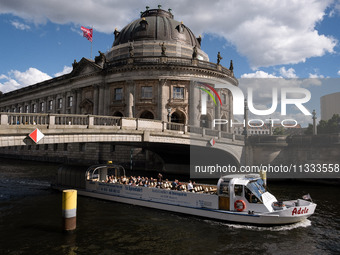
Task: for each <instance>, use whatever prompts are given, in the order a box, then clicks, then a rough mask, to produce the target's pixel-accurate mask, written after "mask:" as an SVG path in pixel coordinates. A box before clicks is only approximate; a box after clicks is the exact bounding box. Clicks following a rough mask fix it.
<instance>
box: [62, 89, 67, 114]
mask: <svg viewBox="0 0 340 255" xmlns="http://www.w3.org/2000/svg"><path fill="white" fill-rule="evenodd" d="M62 98H63V105H62V107H61V114H66V104H67V95H66V92H65V93H63V94H62Z"/></svg>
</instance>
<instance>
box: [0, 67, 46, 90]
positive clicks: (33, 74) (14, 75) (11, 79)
mask: <svg viewBox="0 0 340 255" xmlns="http://www.w3.org/2000/svg"><path fill="white" fill-rule="evenodd" d="M51 78H52V77H51V76H49V75H48V74H46V73H44V72H41V71H40V70H38V69H36V68H34V67H30V68H29V69H27V70H26V71H25V72H20V71H18V70H12V71H10V72H9V73H8V75H5V74H1V75H0V80H5V81H4V82H2V83H0V91H2V92H3V93H6V92H10V91H12V90H16V89H20V88H23V87H26V86H29V85H33V84H35V83H38V82H42V81H45V80H48V79H51Z"/></svg>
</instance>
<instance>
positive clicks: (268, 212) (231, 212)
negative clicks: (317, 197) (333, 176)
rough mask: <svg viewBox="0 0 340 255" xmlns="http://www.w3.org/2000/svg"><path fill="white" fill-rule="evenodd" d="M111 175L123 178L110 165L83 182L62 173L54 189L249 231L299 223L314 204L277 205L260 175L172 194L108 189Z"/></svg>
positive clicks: (163, 188)
mask: <svg viewBox="0 0 340 255" xmlns="http://www.w3.org/2000/svg"><path fill="white" fill-rule="evenodd" d="M82 173H84V172H82ZM111 175H114V176H115V178H116V177H120V176H125V170H124V168H123V167H122V166H120V165H115V164H105V165H96V166H91V167H90V168H89V169H88V170H87V171H86V174H85V176H84V174H82V176H83V178H84V180H83V181H81V180H77V177H76V176H75V174H74V173H70V171H64V172H60V173H59V177H58V184H57V188H59V189H63V188H66V187H67V188H69V187H70V186H73V187H75V186H76V189H77V190H78V193H79V194H80V195H84V196H88V197H93V198H99V199H104V200H110V201H115V202H121V203H127V204H132V205H138V206H144V207H150V208H155V209H160V210H166V211H172V212H176V213H182V214H189V215H194V216H199V217H205V218H210V219H214V220H219V221H226V222H234V223H243V224H253V225H284V224H292V223H296V222H300V221H303V220H305V219H307V218H308V217H309V216H311V215H312V214H313V213H314V211H315V208H316V204H315V203H313V202H311V201H307V200H305V199H297V200H289V201H278V200H277V199H276V198H275V196H273V195H272V194H271V193H269V192H268V191H267V190H266V188H265V185H264V181H263V179H261V176H260V175H259V174H251V175H227V176H223V177H221V178H220V179H219V180H218V183H217V185H210V184H194V185H193V186H194V188H193V189H192V191H188V189H187V183H180V184H179V185H180V188H181V190H173V189H171V187H172V186H171V183H170V182H168V181H162V183H158V184H156V183H154V184H150V185H149V186H148V187H146V186H134V185H128V184H122V183H121V182H118V181H117V182H115V183H108V176H111ZM121 179H122V177H121V178H120V180H121ZM71 180H73V182H74V183H75V182H77V183H78V184H77V185H75V184H73V183H72V181H71ZM112 180H113V179H112Z"/></svg>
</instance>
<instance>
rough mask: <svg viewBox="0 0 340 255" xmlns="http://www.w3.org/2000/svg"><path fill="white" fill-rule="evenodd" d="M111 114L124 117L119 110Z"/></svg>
mask: <svg viewBox="0 0 340 255" xmlns="http://www.w3.org/2000/svg"><path fill="white" fill-rule="evenodd" d="M113 116H115V117H124V115H123V113H121V112H120V111H116V112H114V114H113Z"/></svg>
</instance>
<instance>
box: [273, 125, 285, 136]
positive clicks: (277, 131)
mask: <svg viewBox="0 0 340 255" xmlns="http://www.w3.org/2000/svg"><path fill="white" fill-rule="evenodd" d="M284 134H285V129H284V127H277V128H275V129H274V131H273V135H284Z"/></svg>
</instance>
